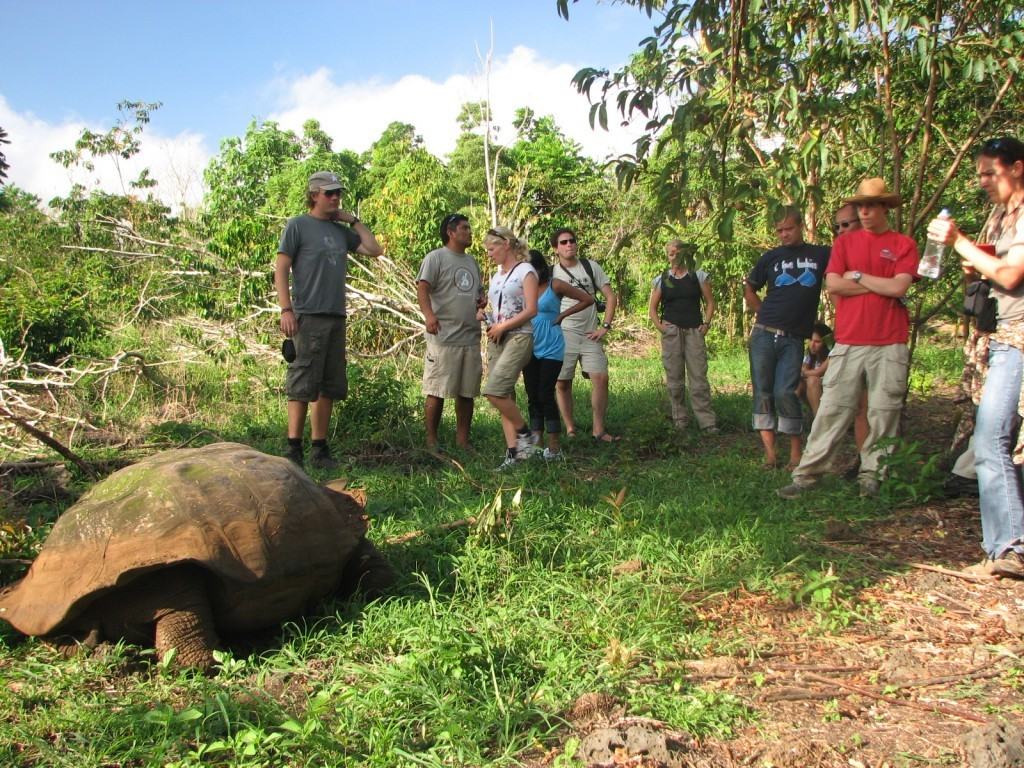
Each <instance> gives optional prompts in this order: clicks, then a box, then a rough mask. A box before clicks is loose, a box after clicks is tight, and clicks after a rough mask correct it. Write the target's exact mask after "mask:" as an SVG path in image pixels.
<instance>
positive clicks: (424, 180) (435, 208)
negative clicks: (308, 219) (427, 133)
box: [360, 122, 455, 264]
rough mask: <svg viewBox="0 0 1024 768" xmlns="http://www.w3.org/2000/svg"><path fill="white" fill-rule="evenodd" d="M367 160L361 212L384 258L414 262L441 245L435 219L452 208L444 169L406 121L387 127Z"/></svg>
mask: <svg viewBox="0 0 1024 768" xmlns="http://www.w3.org/2000/svg"><path fill="white" fill-rule="evenodd" d="M365 159H366V160H367V161H368V165H369V167H368V168H367V170H366V174H365V177H366V182H367V186H368V188H369V192H368V195H367V197H366V199H365V200H364V201H363V203H362V206H361V208H360V212H361V213H362V214H363V215H364V217H365V218H366V221H367V223H368V224H369V225H370V226H371V228H372V229H373V231H374V232H375V233H376V234H377V239H378V240H379V241H380V243H381V245H382V246H384V249H385V252H386V253H387V254H388V256H390V257H391V258H395V259H399V260H402V261H405V262H406V263H409V264H412V263H418V262H419V260H420V259H422V258H423V255H424V254H425V253H427V252H428V251H431V250H433V249H434V248H436V247H437V246H438V245H439V242H438V239H437V226H438V222H440V221H441V219H442V218H443V217H444V216H445V214H446V213H449V212H450V211H451V210H452V205H453V202H454V198H455V195H454V194H453V190H452V185H451V183H450V180H449V176H448V171H447V169H446V168H445V166H444V165H443V164H442V163H441V161H440V160H438V159H437V158H436V157H434V156H433V155H432V154H430V152H428V151H427V150H426V149H425V148H424V147H423V140H422V138H420V137H419V136H418V135H417V134H416V129H415V128H414V127H413V126H411V125H409V124H407V123H397V122H396V123H392V124H391V125H389V126H388V127H387V128H386V129H385V130H384V133H383V134H381V137H380V138H379V139H378V140H377V141H375V142H374V143H373V146H371V147H370V149H369V151H368V152H367V153H366V155H365Z"/></svg>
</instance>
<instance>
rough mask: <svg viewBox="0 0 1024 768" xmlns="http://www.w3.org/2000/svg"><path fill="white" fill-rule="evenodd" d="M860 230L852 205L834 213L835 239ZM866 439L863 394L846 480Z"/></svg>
mask: <svg viewBox="0 0 1024 768" xmlns="http://www.w3.org/2000/svg"><path fill="white" fill-rule="evenodd" d="M859 229H860V218H859V217H858V216H857V206H856V205H854V204H853V203H845V204H843V206H842V207H840V208H839V210H837V211H836V215H835V224H834V226H833V227H832V231H833V232H835V235H836V237H839V236H840V235H845V234H846V233H848V232H856V231H857V230H859ZM827 299H828V301H829V303H830V304H833V305H834V302H833V301H832V297H831V296H830V295H827ZM867 439H868V394H867V392H865V393H864V394H863V395H862V396H861V399H860V405H859V406H858V408H857V415H856V417H855V418H854V420H853V442H854V443H855V444H856V445H857V457H858V458H857V459H856V460H855V461H854V462H853V464H852V466H851V467H850V468H849V469H848V470H846V471H845V472H844V473H843V476H844V477H846V476H847V475H849V477H848V479H850V480H852V479H854V477H856V475H857V471H858V469H859V467H860V449H861V448H862V447H863V446H864V441H865V440H867Z"/></svg>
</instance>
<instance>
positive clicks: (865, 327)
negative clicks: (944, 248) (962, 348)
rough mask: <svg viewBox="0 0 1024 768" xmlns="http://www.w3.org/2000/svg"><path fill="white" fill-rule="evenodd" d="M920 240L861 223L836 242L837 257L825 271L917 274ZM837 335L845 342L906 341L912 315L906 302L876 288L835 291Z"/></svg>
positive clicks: (874, 344)
mask: <svg viewBox="0 0 1024 768" xmlns="http://www.w3.org/2000/svg"><path fill="white" fill-rule="evenodd" d="M917 262H918V256H917V243H915V242H914V241H913V240H912V239H911V238H909V237H907V236H906V235H903V234H900V233H899V232H893V231H892V230H888V231H886V232H883V233H882V234H880V235H876V234H875V233H873V232H869V231H868V230H866V229H859V230H856V231H854V232H847V233H846V234H845V235H842V236H841V237H839V238H837V239H836V241H835V242H834V243H833V244H832V258H831V260H830V261H829V263H828V269H827V270H825V274H826V275H829V274H836V275H839V276H840V277H842V276H843V273H844V272H849V271H850V270H858V271H860V272H863V273H864V274H865V275H874V276H875V277H894V276H895V275H901V274H902V275H912V276H915V279H916V275H917ZM834 298H835V302H836V327H835V332H834V335H835V339H836V341H837V342H838V343H840V344H855V345H858V346H869V347H880V346H884V345H886V344H906V342H907V336H908V331H909V328H910V315H909V314H908V313H907V308H906V307H905V306H903V302H901V301H900V300H899V299H892V298H889V297H888V296H879V295H878V294H877V293H865V294H862V295H860V296H836V297H834Z"/></svg>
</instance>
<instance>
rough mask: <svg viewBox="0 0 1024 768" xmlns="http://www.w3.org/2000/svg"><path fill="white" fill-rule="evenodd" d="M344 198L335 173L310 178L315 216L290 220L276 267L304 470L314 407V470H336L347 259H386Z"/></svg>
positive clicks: (296, 443)
mask: <svg viewBox="0 0 1024 768" xmlns="http://www.w3.org/2000/svg"><path fill="white" fill-rule="evenodd" d="M342 191H343V188H342V184H341V182H340V181H339V180H338V177H337V176H335V175H334V174H333V173H330V172H329V171H320V172H319V173H314V174H313V175H312V176H310V177H309V186H308V190H307V194H306V205H307V206H308V208H309V213H307V214H305V215H303V216H296V217H294V218H292V219H289V220H288V223H287V224H286V225H285V228H284V232H283V233H282V235H281V242H280V245H278V248H277V262H276V263H275V265H274V287H275V288H276V289H277V301H278V304H279V305H280V307H281V331H282V332H283V333H284V335H285V336H287V337H288V338H289V339H291V340H292V341H293V342H294V345H295V358H294V359H293V360H290V361H289V363H288V374H287V377H286V379H285V393H286V395H287V397H288V453H287V456H288V458H289V459H291V460H292V461H294V462H295V463H296V464H298V465H299V466H302V462H303V451H302V433H303V430H304V429H305V426H306V411H307V408H308V406H309V404H310V403H312V404H313V415H312V417H311V419H310V421H311V425H310V430H311V433H312V435H311V436H312V441H313V450H312V455H311V457H310V463H311V464H312V465H313V466H314V467H316V468H317V469H334V468H335V467H337V466H338V464H337V462H336V461H335V460H334V459H333V458H332V457H331V452H330V449H329V448H328V447H327V426H328V424H329V423H330V421H331V409H332V408H333V407H334V401H335V400H343V399H345V396H346V395H347V394H348V378H347V375H346V372H345V278H346V275H347V273H348V254H349V252H350V251H356V252H357V253H361V254H364V255H366V256H380V255H381V253H383V252H384V251H383V249H382V248H381V247H380V244H379V243H378V242H377V238H375V237H374V236H373V233H372V232H371V231H370V230H369V229H368V228H367V226H366V225H365V224H363V222H361V221H360V220H359V217H357V216H356V215H355V214H354V213H349V212H348V211H343V210H341V207H340V204H341V194H342ZM339 222H340V223H339ZM341 224H347V225H348V226H341ZM289 273H291V282H292V285H291V287H290V288H289V285H288V276H289Z"/></svg>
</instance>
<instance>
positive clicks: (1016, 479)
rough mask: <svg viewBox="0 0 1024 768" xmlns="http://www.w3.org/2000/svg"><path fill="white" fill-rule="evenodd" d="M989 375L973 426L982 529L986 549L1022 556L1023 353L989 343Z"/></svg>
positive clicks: (995, 553) (993, 554) (996, 553)
mask: <svg viewBox="0 0 1024 768" xmlns="http://www.w3.org/2000/svg"><path fill="white" fill-rule="evenodd" d="M988 365H989V368H988V376H987V377H986V378H985V389H984V390H983V391H982V393H981V405H979V406H978V419H977V422H976V423H975V427H974V454H975V462H976V463H975V467H976V468H977V470H978V488H979V490H980V492H981V533H982V542H981V545H982V547H984V549H985V552H986V553H987V554H988V556H989V557H991V558H997V557H999V556H1000V555H1003V554H1005V553H1006V551H1007V550H1008V549H1013V550H1016V551H1017V552H1020V553H1022V554H1024V545H1022V542H1021V538H1022V536H1024V500H1022V499H1024V494H1022V487H1021V468H1020V467H1019V466H1017V465H1016V464H1014V463H1013V461H1012V459H1011V457H1010V454H1011V452H1012V451H1013V446H1014V444H1015V443H1016V441H1017V429H1018V427H1019V424H1020V419H1019V417H1018V415H1017V403H1018V400H1019V398H1020V384H1021V372H1022V370H1024V356H1022V355H1021V352H1020V350H1019V349H1017V348H1016V347H1011V346H1008V345H1006V344H1003V343H1001V342H998V341H993V342H992V343H991V344H990V346H989V355H988Z"/></svg>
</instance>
